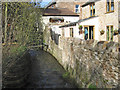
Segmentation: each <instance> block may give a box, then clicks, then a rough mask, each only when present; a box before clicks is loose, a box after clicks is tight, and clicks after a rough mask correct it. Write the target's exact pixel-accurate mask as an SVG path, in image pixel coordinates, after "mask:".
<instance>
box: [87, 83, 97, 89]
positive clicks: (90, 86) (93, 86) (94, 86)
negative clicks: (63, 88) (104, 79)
mask: <svg viewBox="0 0 120 90" xmlns="http://www.w3.org/2000/svg"><path fill="white" fill-rule="evenodd" d="M88 88H90V89H91V90H96V88H97V87H96V85H93V84H90V85H89V87H88Z"/></svg>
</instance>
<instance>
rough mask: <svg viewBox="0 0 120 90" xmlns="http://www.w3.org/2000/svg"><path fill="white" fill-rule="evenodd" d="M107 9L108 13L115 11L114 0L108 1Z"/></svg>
mask: <svg viewBox="0 0 120 90" xmlns="http://www.w3.org/2000/svg"><path fill="white" fill-rule="evenodd" d="M106 9H107V10H106V11H107V12H113V11H114V0H107V4H106Z"/></svg>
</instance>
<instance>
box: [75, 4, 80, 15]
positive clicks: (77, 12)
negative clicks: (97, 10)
mask: <svg viewBox="0 0 120 90" xmlns="http://www.w3.org/2000/svg"><path fill="white" fill-rule="evenodd" d="M77 5H78V8H76V6H77ZM76 9H77V10H78V12H76ZM75 13H80V5H79V4H76V5H75Z"/></svg>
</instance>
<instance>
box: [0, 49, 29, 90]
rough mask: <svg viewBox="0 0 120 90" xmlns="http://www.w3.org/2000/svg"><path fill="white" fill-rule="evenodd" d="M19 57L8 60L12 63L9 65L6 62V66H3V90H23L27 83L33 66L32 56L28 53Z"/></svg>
mask: <svg viewBox="0 0 120 90" xmlns="http://www.w3.org/2000/svg"><path fill="white" fill-rule="evenodd" d="M17 57H18V58H17V59H15V60H13V59H12V61H11V60H8V61H10V62H8V64H7V62H6V66H3V75H2V78H3V80H2V81H3V82H2V84H3V85H2V87H3V88H21V87H23V86H24V85H25V84H26V83H27V82H26V80H27V78H28V76H29V74H30V66H31V61H30V54H29V53H28V51H26V52H24V53H23V55H22V56H17Z"/></svg>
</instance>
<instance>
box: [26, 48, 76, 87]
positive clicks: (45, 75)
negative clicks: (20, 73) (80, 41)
mask: <svg viewBox="0 0 120 90" xmlns="http://www.w3.org/2000/svg"><path fill="white" fill-rule="evenodd" d="M30 54H31V56H32V57H34V58H32V66H31V75H30V76H29V79H28V81H27V82H28V84H27V85H26V86H25V87H27V88H75V86H74V85H73V84H71V83H70V82H69V81H66V80H64V78H63V74H64V73H65V70H64V69H63V67H62V66H61V65H60V64H59V63H58V62H57V60H56V59H55V58H54V57H53V56H52V55H50V54H49V53H47V52H45V51H43V50H39V51H35V50H30Z"/></svg>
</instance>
